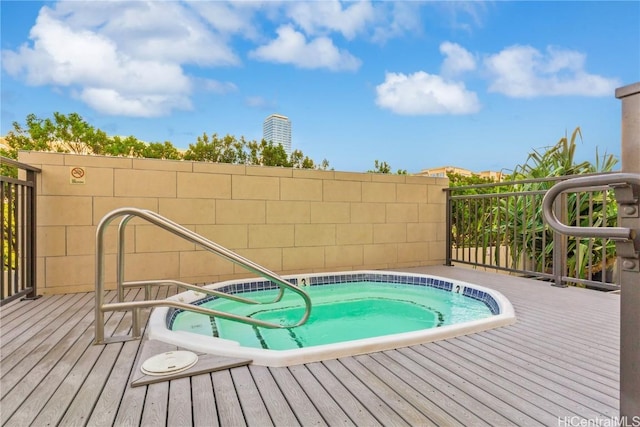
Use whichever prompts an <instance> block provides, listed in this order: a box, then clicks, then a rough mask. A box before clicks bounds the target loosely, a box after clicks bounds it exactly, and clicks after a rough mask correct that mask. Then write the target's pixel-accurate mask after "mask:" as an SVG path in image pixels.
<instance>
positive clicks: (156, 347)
mask: <svg viewBox="0 0 640 427" xmlns="http://www.w3.org/2000/svg"><path fill="white" fill-rule="evenodd" d="M141 346H142V348H141V350H140V352H139V353H138V359H137V360H136V365H135V371H134V373H133V375H132V377H133V381H131V387H139V386H143V385H148V384H153V383H158V382H163V381H170V380H175V379H178V378H185V377H191V376H194V375H200V374H206V373H209V372H215V371H221V370H223V369H230V368H235V367H238V366H245V365H249V364H250V363H251V362H252V360H251V359H239V358H233V357H223V356H216V355H213V354H206V353H197V355H198V361H197V362H196V364H195V365H193V366H192V367H190V368H189V369H187V370H185V371H181V372H176V373H174V374H168V375H146V374H144V373H143V372H142V370H141V369H140V368H141V367H142V364H143V363H144V362H145V361H146V360H147V359H149V358H150V357H152V356H155V355H157V354H161V353H166V352H168V351H176V350H182V349H181V348H180V347H178V346H175V345H172V344H167V343H164V342H161V341H156V340H145V341H143V342H142V344H141Z"/></svg>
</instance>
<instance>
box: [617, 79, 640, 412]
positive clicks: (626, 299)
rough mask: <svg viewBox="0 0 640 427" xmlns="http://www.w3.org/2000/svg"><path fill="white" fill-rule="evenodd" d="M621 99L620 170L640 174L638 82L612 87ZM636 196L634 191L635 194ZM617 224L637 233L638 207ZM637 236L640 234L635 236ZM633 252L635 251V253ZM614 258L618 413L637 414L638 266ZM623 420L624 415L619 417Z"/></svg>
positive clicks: (639, 409) (639, 395)
mask: <svg viewBox="0 0 640 427" xmlns="http://www.w3.org/2000/svg"><path fill="white" fill-rule="evenodd" d="M616 98H618V99H620V100H621V101H622V141H621V151H620V153H621V157H622V171H623V172H628V173H635V174H640V83H635V84H632V85H629V86H624V87H621V88H618V89H616ZM636 196H638V194H636ZM618 221H619V222H618V224H619V225H620V226H621V227H626V228H631V229H633V230H636V232H638V233H640V214H639V212H638V208H637V207H636V208H635V212H633V208H631V209H629V210H628V211H626V212H618ZM636 239H640V236H638V237H636ZM636 255H637V253H636ZM638 262H639V261H638V260H637V259H636V260H635V261H632V260H629V259H624V260H623V259H621V258H620V257H618V264H619V266H618V268H619V269H620V274H619V278H620V280H619V282H620V416H621V417H626V420H627V422H629V423H632V422H633V421H632V420H633V418H632V417H633V416H637V415H639V414H640V327H639V325H640V310H638V307H640V266H639V265H638ZM623 419H625V418H623Z"/></svg>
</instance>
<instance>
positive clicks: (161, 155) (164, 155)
mask: <svg viewBox="0 0 640 427" xmlns="http://www.w3.org/2000/svg"><path fill="white" fill-rule="evenodd" d="M142 157H145V158H148V159H166V160H180V159H182V154H180V152H179V151H178V149H177V148H176V147H174V146H173V144H171V143H170V142H169V141H165V142H164V143H161V142H151V143H149V144H147V145H146V146H145V147H144V149H143V150H142Z"/></svg>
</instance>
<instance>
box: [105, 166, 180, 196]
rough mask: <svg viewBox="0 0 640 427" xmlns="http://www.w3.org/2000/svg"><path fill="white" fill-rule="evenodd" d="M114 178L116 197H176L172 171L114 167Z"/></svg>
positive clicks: (175, 178) (174, 174)
mask: <svg viewBox="0 0 640 427" xmlns="http://www.w3.org/2000/svg"><path fill="white" fill-rule="evenodd" d="M114 179H115V188H114V194H115V196H116V197H176V193H177V190H176V187H177V184H176V182H177V177H176V172H173V171H156V170H133V169H116V170H114Z"/></svg>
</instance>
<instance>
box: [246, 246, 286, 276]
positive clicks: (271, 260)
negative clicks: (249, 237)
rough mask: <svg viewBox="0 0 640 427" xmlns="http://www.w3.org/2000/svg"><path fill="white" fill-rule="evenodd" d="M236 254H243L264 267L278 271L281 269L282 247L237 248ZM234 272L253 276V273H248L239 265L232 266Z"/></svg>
mask: <svg viewBox="0 0 640 427" xmlns="http://www.w3.org/2000/svg"><path fill="white" fill-rule="evenodd" d="M237 253H238V255H240V256H243V257H245V258H247V259H249V260H251V261H253V262H255V263H257V264H260V265H261V266H263V267H264V268H266V269H268V270H271V271H273V272H275V273H278V272H279V271H281V270H282V249H281V248H252V249H239V250H238V251H237ZM234 273H235V274H236V276H238V277H241V276H244V277H247V276H248V277H255V276H256V275H255V273H248V272H247V270H246V269H245V268H243V267H241V266H240V265H235V266H234Z"/></svg>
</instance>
